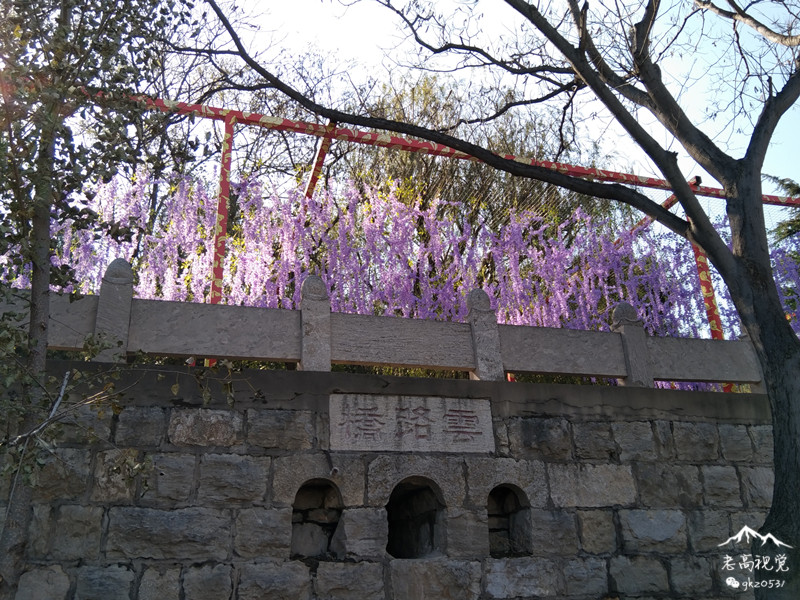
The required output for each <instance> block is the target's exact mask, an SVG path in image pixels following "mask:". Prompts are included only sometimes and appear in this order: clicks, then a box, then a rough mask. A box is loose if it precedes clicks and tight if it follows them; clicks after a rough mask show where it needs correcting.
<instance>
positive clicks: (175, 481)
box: [141, 454, 196, 506]
mask: <svg viewBox="0 0 800 600" xmlns="http://www.w3.org/2000/svg"><path fill="white" fill-rule="evenodd" d="M149 461H150V462H149V468H148V471H147V478H146V480H145V485H144V486H143V490H142V496H141V499H142V500H143V501H144V502H154V503H163V504H169V505H170V506H173V505H174V503H175V502H178V503H184V502H188V500H189V498H190V496H191V495H192V489H193V487H194V469H195V462H196V458H195V457H194V455H191V454H153V455H152V456H150V457H149Z"/></svg>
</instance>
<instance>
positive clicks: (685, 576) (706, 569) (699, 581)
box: [670, 556, 714, 598]
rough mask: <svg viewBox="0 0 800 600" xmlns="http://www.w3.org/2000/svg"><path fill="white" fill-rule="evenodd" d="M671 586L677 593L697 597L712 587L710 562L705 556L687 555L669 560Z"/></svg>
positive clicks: (712, 579)
mask: <svg viewBox="0 0 800 600" xmlns="http://www.w3.org/2000/svg"><path fill="white" fill-rule="evenodd" d="M670 575H671V576H670V579H671V580H672V588H673V589H674V590H675V591H676V592H677V593H679V594H685V595H687V596H690V597H694V598H696V597H698V596H699V595H700V594H710V593H711V591H712V589H713V587H714V576H713V573H712V564H711V561H709V560H708V559H707V558H702V557H697V556H689V557H677V558H673V559H672V560H670Z"/></svg>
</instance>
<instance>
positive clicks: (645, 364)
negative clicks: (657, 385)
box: [612, 302, 654, 388]
mask: <svg viewBox="0 0 800 600" xmlns="http://www.w3.org/2000/svg"><path fill="white" fill-rule="evenodd" d="M612 321H613V325H612V330H613V331H615V332H617V333H619V334H621V336H622V349H623V351H624V352H625V370H626V371H627V373H628V376H627V377H626V378H625V379H620V380H619V383H620V385H623V386H631V387H648V388H651V387H654V386H653V370H652V367H651V364H650V353H649V351H648V349H647V334H646V333H645V331H644V326H643V325H642V321H641V319H639V315H638V314H636V309H635V308H633V306H631V305H630V304H628V303H627V302H620V303H619V304H617V306H616V308H614V313H613V315H612Z"/></svg>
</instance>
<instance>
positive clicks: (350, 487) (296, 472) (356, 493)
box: [271, 452, 365, 507]
mask: <svg viewBox="0 0 800 600" xmlns="http://www.w3.org/2000/svg"><path fill="white" fill-rule="evenodd" d="M273 465H274V466H273V469H272V470H273V473H274V475H273V481H272V494H271V495H272V502H273V504H274V505H275V506H284V507H285V506H292V505H293V503H294V500H295V496H296V495H297V491H298V490H299V489H300V488H301V486H302V485H303V484H304V483H306V482H307V481H309V480H311V479H322V480H326V481H330V483H331V484H332V485H334V486H336V488H337V489H338V490H339V492H340V493H341V495H342V502H343V504H344V506H363V504H364V479H365V476H364V463H363V461H362V460H361V458H360V457H358V456H353V455H333V456H331V457H330V458H329V457H328V456H326V455H325V454H323V453H321V452H320V453H315V454H300V453H298V454H290V455H289V456H281V457H279V458H275V459H274V461H273Z"/></svg>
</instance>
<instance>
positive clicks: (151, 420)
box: [115, 406, 167, 448]
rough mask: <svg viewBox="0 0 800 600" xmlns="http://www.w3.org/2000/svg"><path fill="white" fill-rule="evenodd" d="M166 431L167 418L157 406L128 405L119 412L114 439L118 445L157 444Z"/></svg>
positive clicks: (140, 446)
mask: <svg viewBox="0 0 800 600" xmlns="http://www.w3.org/2000/svg"><path fill="white" fill-rule="evenodd" d="M166 432H167V418H166V413H165V411H164V409H163V408H160V407H158V406H128V407H126V408H125V409H123V411H122V412H121V413H120V414H119V422H118V423H117V432H116V434H115V440H116V442H117V445H118V446H136V447H137V448H142V447H148V446H158V445H159V444H161V442H163V441H164V436H165V434H166Z"/></svg>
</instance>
